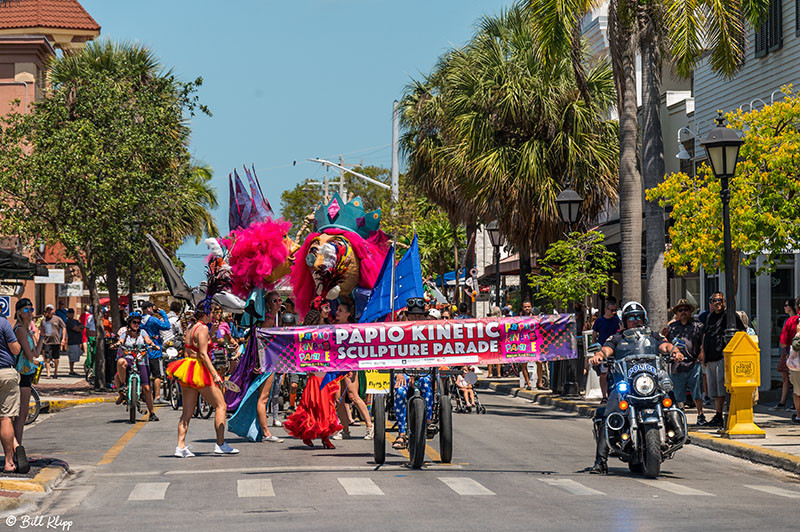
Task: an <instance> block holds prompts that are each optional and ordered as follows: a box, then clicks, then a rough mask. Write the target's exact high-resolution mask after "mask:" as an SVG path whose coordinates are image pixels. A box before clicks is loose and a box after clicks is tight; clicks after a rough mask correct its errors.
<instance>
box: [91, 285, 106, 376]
mask: <svg viewBox="0 0 800 532" xmlns="http://www.w3.org/2000/svg"><path fill="white" fill-rule="evenodd" d="M88 277H89V279H88V281H89V282H88V283H87V284H88V285H89V298H90V299H91V300H92V314H93V315H94V326H95V331H96V336H95V351H94V389H95V390H104V389H106V387H107V385H108V383H107V382H106V357H105V329H103V312H102V311H101V310H100V295H99V294H98V293H97V276H96V275H95V274H89V276H88Z"/></svg>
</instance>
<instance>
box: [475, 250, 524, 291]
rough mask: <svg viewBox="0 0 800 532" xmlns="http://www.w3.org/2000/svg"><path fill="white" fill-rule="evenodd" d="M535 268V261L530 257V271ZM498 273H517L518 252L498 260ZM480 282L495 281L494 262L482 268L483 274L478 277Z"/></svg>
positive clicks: (503, 274) (490, 282)
mask: <svg viewBox="0 0 800 532" xmlns="http://www.w3.org/2000/svg"><path fill="white" fill-rule="evenodd" d="M535 268H536V261H534V259H533V258H531V271H533V270H534V269H535ZM500 275H501V276H506V275H519V253H515V254H514V255H509V256H508V257H506V258H504V259H501V260H500ZM478 282H479V283H480V284H492V283H494V282H495V267H494V262H493V263H491V264H487V265H486V267H485V268H484V269H483V275H481V276H480V277H479V278H478Z"/></svg>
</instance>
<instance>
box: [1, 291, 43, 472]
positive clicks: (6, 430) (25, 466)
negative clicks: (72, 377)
mask: <svg viewBox="0 0 800 532" xmlns="http://www.w3.org/2000/svg"><path fill="white" fill-rule="evenodd" d="M50 309H51V312H52V306H51V307H50ZM21 350H22V347H21V346H20V344H19V341H18V340H17V337H16V335H15V334H14V329H13V328H12V327H11V323H9V321H8V320H7V319H6V318H2V317H0V443H2V445H3V454H5V467H4V468H3V473H14V472H17V473H27V472H28V471H30V469H31V466H30V464H29V463H28V456H27V455H26V454H25V448H24V447H23V446H22V445H19V444H18V443H17V439H16V438H15V437H14V421H13V419H14V418H15V417H17V416H19V408H20V406H19V405H20V403H19V373H17V369H16V365H17V361H16V358H17V355H19V353H20V351H21ZM15 460H16V462H17V463H16V464H14V461H15Z"/></svg>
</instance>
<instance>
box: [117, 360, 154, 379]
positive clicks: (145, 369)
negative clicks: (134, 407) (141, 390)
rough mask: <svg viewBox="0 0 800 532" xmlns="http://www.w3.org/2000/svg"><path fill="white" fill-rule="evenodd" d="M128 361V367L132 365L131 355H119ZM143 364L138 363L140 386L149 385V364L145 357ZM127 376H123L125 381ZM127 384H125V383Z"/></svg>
mask: <svg viewBox="0 0 800 532" xmlns="http://www.w3.org/2000/svg"><path fill="white" fill-rule="evenodd" d="M120 358H122V359H124V360H125V362H127V363H128V367H129V368H130V367H133V357H132V356H130V355H128V356H124V357H120ZM143 362H144V363H143V364H139V376H140V377H141V378H142V386H150V364H148V362H147V359H145V360H144V361H143ZM127 380H128V377H127V375H126V376H125V381H126V382H127ZM126 386H127V384H126Z"/></svg>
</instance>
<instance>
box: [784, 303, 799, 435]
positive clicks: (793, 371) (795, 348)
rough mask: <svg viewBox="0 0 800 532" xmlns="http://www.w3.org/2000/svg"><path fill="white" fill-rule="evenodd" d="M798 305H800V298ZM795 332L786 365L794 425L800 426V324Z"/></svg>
mask: <svg viewBox="0 0 800 532" xmlns="http://www.w3.org/2000/svg"><path fill="white" fill-rule="evenodd" d="M796 303H800V298H798V301H796ZM798 307H800V305H798ZM793 332H794V338H793V339H792V344H791V352H790V356H789V358H788V359H787V362H786V365H787V367H788V368H789V380H790V381H791V383H792V400H793V401H794V409H795V413H794V414H792V423H797V424H800V418H798V417H797V412H800V324H799V325H798V326H797V328H795V330H794V331H793Z"/></svg>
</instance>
